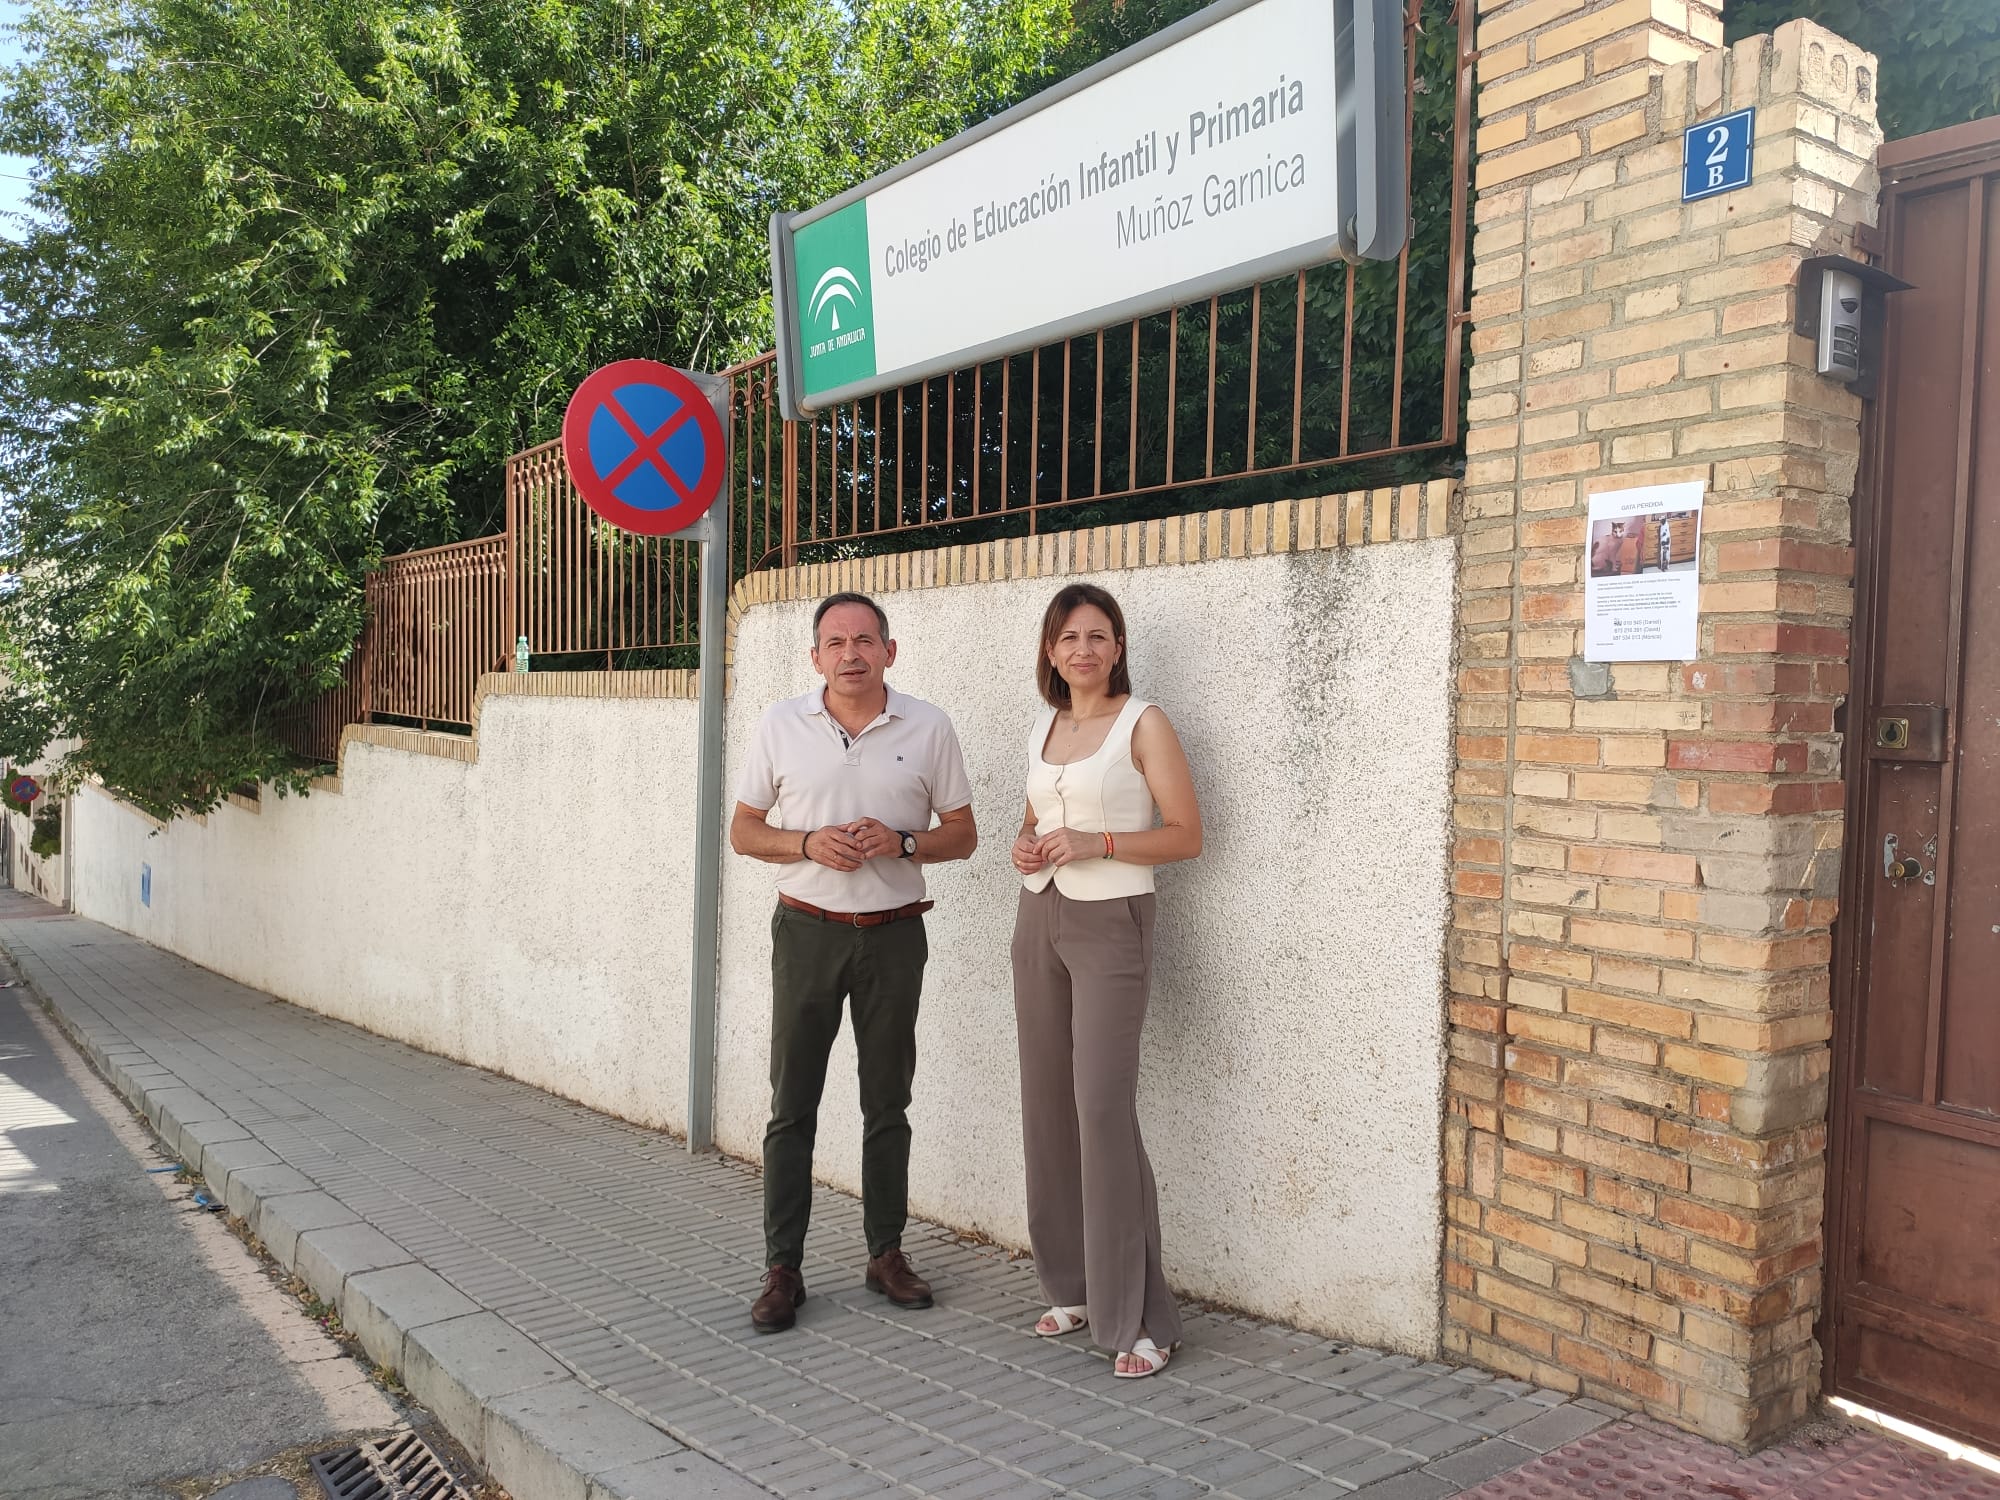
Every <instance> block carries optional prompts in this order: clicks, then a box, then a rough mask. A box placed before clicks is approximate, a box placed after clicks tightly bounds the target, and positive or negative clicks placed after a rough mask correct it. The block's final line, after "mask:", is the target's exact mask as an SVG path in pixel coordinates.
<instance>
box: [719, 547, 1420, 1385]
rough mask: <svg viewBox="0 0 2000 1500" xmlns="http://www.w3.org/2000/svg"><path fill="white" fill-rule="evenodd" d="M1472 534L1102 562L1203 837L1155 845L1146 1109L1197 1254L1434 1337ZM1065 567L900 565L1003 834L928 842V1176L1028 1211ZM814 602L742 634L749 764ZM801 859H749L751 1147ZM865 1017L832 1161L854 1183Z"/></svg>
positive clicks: (747, 1142) (907, 625)
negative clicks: (1017, 964) (1457, 725)
mask: <svg viewBox="0 0 2000 1500" xmlns="http://www.w3.org/2000/svg"><path fill="white" fill-rule="evenodd" d="M1454 573H1455V563H1454V548H1453V544H1452V543H1451V542H1449V541H1434V542H1410V543H1399V544H1396V545H1393V546H1371V547H1366V548H1362V549H1358V550H1355V551H1351V552H1313V553H1302V554H1294V555H1286V556H1277V557H1263V558H1252V559H1240V560H1227V561H1216V562H1207V563H1202V564H1199V565H1192V566H1183V567H1172V568H1149V569H1140V570H1136V571H1129V572H1117V573H1107V574H1102V575H1097V576H1095V577H1093V578H1092V580H1091V581H1094V582H1097V583H1100V584H1103V585H1104V586H1105V587H1107V588H1109V589H1110V590H1112V592H1113V593H1114V594H1116V595H1117V596H1118V598H1119V600H1120V602H1121V603H1122V604H1123V606H1124V609H1125V612H1126V616H1127V620H1128V623H1129V626H1130V629H1131V632H1132V649H1131V660H1132V668H1133V680H1134V683H1135V685H1136V687H1137V689H1138V691H1139V693H1140V695H1141V696H1143V697H1146V698H1149V699H1153V700H1155V701H1157V702H1159V703H1160V704H1161V705H1162V707H1163V708H1165V710H1166V711H1167V713H1168V715H1169V717H1170V718H1171V719H1172V720H1173V721H1174V723H1175V725H1176V726H1177V727H1178V729H1179V731H1180V734H1181V736H1182V739H1183V741H1184V743H1185V744H1186V746H1187V750H1188V754H1189V757H1190V760H1191V761H1192V763H1193V766H1194V770H1195V778H1196V782H1197V785H1198V788H1199V790H1200V793H1201V798H1202V810H1203V816H1204V820H1205V822H1206V825H1207V848H1206V851H1205V853H1204V854H1203V856H1202V857H1201V859H1200V860H1198V861H1196V862H1194V863H1192V864H1189V865H1185V866H1180V867H1174V868H1169V869H1166V870H1163V871H1162V872H1161V874H1160V878H1159V889H1160V896H1159V900H1160V919H1159V930H1158V943H1159V951H1158V954H1157V956H1156V963H1155V974H1156V979H1155V989H1154V996H1153V1002H1152V1009H1151V1012H1150V1015H1149V1019H1148V1022H1147V1030H1146V1044H1145V1058H1144V1065H1143V1074H1142V1079H1143V1081H1142V1090H1141V1111H1142V1117H1143V1120H1144V1123H1145V1129H1146V1132H1147V1142H1148V1147H1149V1150H1150V1152H1151V1155H1152V1158H1153V1164H1154V1168H1155V1171H1156V1173H1157V1175H1158V1178H1159V1183H1160V1193H1161V1208H1162V1220H1163V1235H1164V1250H1165V1258H1166V1265H1167V1272H1168V1276H1169V1278H1170V1279H1171V1280H1172V1281H1173V1282H1174V1284H1175V1285H1176V1286H1177V1287H1179V1288H1180V1289H1182V1290H1183V1291H1185V1292H1188V1293H1192V1294H1195V1295H1198V1296H1203V1297H1208V1298H1213V1299H1215V1300H1217V1301H1221V1302H1224V1303H1227V1304H1230V1305H1233V1306H1237V1307H1241V1308H1244V1309H1247V1310H1249V1311H1252V1312H1255V1313H1258V1314H1260V1315H1264V1316H1269V1317H1273V1318H1278V1319H1282V1320H1285V1321H1288V1322H1292V1323H1297V1324H1302V1325H1304V1326H1307V1327H1311V1328H1316V1329H1321V1330H1324V1331H1326V1332H1329V1333H1333V1334H1336V1335H1340V1336H1344V1337H1350V1338H1355V1339H1360V1340H1365V1341H1367V1342H1370V1343H1377V1344H1387V1345H1391V1346H1393V1347H1396V1348H1400V1349H1404V1350H1408V1351H1411V1352H1416V1353H1421V1354H1426V1355H1428V1354H1430V1353H1431V1352H1433V1351H1434V1350H1435V1347H1436V1341H1437V1336H1438V1318H1439V1280H1438V1278H1439V1243H1440V1212H1441V1209H1440V1201H1441V1200H1440V1163H1439V1130H1440V1110H1441V1108H1442V1098H1441V1089H1442V1077H1443V1001H1442V985H1441V977H1442V952H1443V940H1444V931H1445V922H1446V916H1447V892H1446V885H1447V869H1446V861H1447V842H1446V837H1447V836H1446V825H1447V818H1448V808H1449V789H1450V740H1451V640H1452V621H1453V615H1454V602H1453V601H1454V592H1453V591H1454ZM1057 586H1058V584H1057V582H1055V581H1050V580H1032V581H1021V582H1002V583H986V584H979V585H971V586H961V587H955V588H944V589H927V590H922V591H916V592H909V593H894V594H890V595H887V596H885V597H884V599H883V603H884V605H885V607H886V608H887V609H888V610H889V614H890V630H891V634H892V635H893V636H894V637H895V639H896V640H897V641H898V642H899V650H900V653H901V654H900V656H899V659H898V662H897V665H896V667H895V668H894V669H893V671H892V673H891V680H892V681H893V682H894V683H895V684H896V686H897V687H899V688H901V689H902V690H904V691H906V692H911V693H915V694H917V695H918V696H920V697H925V698H929V699H931V700H932V701H934V702H936V703H938V704H940V705H941V706H943V707H945V708H946V709H947V710H948V711H949V712H950V713H951V715H952V717H953V719H954V721H955V722H956V724H957V726H958V731H959V735H960V738H961V740H962V742H963V744H964V746H965V750H966V757H967V762H968V767H969V770H970V772H971V776H972V783H973V787H974V809H975V812H976V815H977V818H978V822H979V826H980V829H981V834H982V844H981V848H980V851H979V853H978V854H977V855H976V856H975V857H974V859H973V860H972V861H971V862H970V863H968V864H958V865H950V866H944V867H940V868H938V869H934V870H932V871H931V872H930V876H931V894H932V895H933V896H934V897H935V898H936V899H937V901H938V908H937V910H936V911H935V912H933V913H932V914H931V916H930V918H929V919H928V921H929V930H930V939H931V962H930V968H929V971H928V975H927V979H926V984H925V990H924V1000H923V1011H922V1018H921V1021H920V1023H919V1027H920V1032H919V1048H920V1057H921V1061H920V1063H919V1072H918V1080H917V1091H916V1100H915V1104H914V1107H913V1110H912V1119H913V1125H914V1130H915V1153H914V1159H913V1162H912V1166H911V1192H912V1201H913V1206H914V1207H915V1208H916V1209H917V1211H919V1212H921V1213H923V1214H926V1215H928V1216H930V1217H934V1218H937V1219H941V1220H943V1221H944V1222H946V1223H950V1224H954V1225H959V1226H963V1227H968V1228H976V1229H979V1230H982V1231H984V1232H985V1233H987V1234H989V1235H992V1236H993V1237H995V1238H997V1239H1000V1240H1002V1241H1005V1242H1008V1243H1013V1244H1024V1243H1025V1241H1026V1237H1027V1235H1026V1216H1025V1208H1024V1205H1023V1201H1022V1188H1021V1180H1022V1175H1021V1174H1022V1164H1021V1147H1020V1132H1019V1120H1020V1106H1019V1093H1018V1089H1019V1074H1018V1068H1017V1063H1016V1055H1015V1048H1014V1026H1013V1011H1012V991H1011V979H1010V975H1009V969H1008V957H1007V954H1008V941H1009V936H1010V934H1011V931H1012V924H1013V914H1014V906H1015V899H1016V893H1017V891H1018V879H1017V877H1016V876H1015V875H1014V873H1013V870H1012V868H1011V866H1010V865H1009V864H1008V861H1007V858H1006V849H1007V845H1008V844H1009V843H1010V842H1011V840H1012V837H1013V833H1014V830H1015V829H1016V828H1017V827H1018V826H1019V818H1020V813H1021V805H1022V795H1023V794H1022V776H1023V771H1024V766H1025V753H1026V752H1025V736H1026V732H1027V726H1028V724H1029V721H1030V720H1031V718H1032V716H1033V713H1034V708H1035V703H1036V699H1035V693H1034V684H1033V676H1032V669H1033V659H1034V651H1035V641H1036V635H1037V630H1038V626H1039V622H1040V618H1041V612H1042V609H1043V608H1044V606H1045V605H1046V603H1047V601H1048V599H1049V597H1050V595H1051V594H1052V593H1053V592H1054V590H1055V588H1056V587H1057ZM811 611H812V605H811V604H810V603H808V602H800V603H795V604H781V605H766V606H759V607H758V608H756V609H753V610H751V611H750V612H749V613H748V614H747V615H746V616H745V618H744V620H743V622H742V624H741V626H740V627H739V632H738V635H737V639H736V650H735V670H736V686H735V692H734V697H733V699H732V702H731V704H730V708H729V744H730V762H731V764H730V774H731V778H732V783H733V777H734V774H735V771H736V769H737V767H739V766H740V765H741V763H742V754H743V749H744V747H745V745H746V744H747V743H748V736H749V734H750V733H751V731H752V730H753V728H754V727H755V724H756V721H757V717H758V715H759V714H760V713H761V711H762V709H763V707H764V706H765V704H767V703H768V702H770V701H771V700H773V699H776V698H780V697H784V696H788V695H791V694H794V693H797V692H800V691H803V690H804V689H805V688H806V687H808V686H809V685H810V684H811V683H812V682H813V680H814V679H813V678H812V677H811V675H810V669H809V665H808V662H807V659H806V648H807V645H808V644H809V641H810V637H811V628H810V621H811ZM771 881H772V872H771V870H770V868H769V867H768V866H764V865H760V864H754V863H752V862H750V861H746V860H740V859H731V860H729V862H728V864H727V865H726V867H725V871H724V886H723V932H722V952H723V954H724V956H725V957H724V965H723V981H722V994H721V1000H720V1016H719V1021H718V1034H719V1036H718V1052H719V1059H718V1078H717V1120H716V1133H717V1139H718V1141H719V1143H720V1144H721V1145H722V1146H723V1147H724V1149H726V1150H729V1151H731V1152H734V1153H736V1154H739V1155H743V1156H748V1157H753V1158H754V1157H756V1156H757V1155H758V1154H759V1152H760V1150H761V1142H762V1136H763V1128H764V1122H765V1109H766V1105H767V1103H768V1082H767V1074H766V1060H767V1048H766V1038H767V1031H768V1006H769V952H770V933H769V919H770V913H771V908H772V900H773V898H772V886H771ZM859 1135H860V1132H859V1110H858V1105H857V1104H856V1102H855V1084H854V1055H853V1050H852V1044H851V1039H850V1036H849V1034H848V1033H847V1032H846V1031H843V1033H842V1037H841V1041H840V1044H839V1048H838V1051H837V1052H836V1055H835V1061H834V1064H833V1066H832V1068H831V1069H830V1071H829V1075H828V1085H827V1100H826V1104H825V1106H824V1107H823V1109H822V1113H821V1125H820V1135H819V1156H818V1161H817V1166H818V1170H819V1172H820V1174H821V1175H822V1176H824V1177H825V1178H827V1179H828V1180H830V1181H832V1182H834V1183H836V1184H838V1185H840V1186H842V1187H846V1188H849V1189H850V1190H852V1189H855V1188H856V1187H857V1186H858V1182H859V1160H860V1139H859Z"/></svg>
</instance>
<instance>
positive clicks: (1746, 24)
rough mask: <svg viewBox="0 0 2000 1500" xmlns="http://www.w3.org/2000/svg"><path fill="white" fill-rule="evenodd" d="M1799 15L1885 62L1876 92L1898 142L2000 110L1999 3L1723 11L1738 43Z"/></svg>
mask: <svg viewBox="0 0 2000 1500" xmlns="http://www.w3.org/2000/svg"><path fill="white" fill-rule="evenodd" d="M1800 18H1804V19H1805V20H1808V21H1817V22H1818V23H1819V24H1820V25H1822V26H1824V27H1826V28H1827V29H1828V30H1829V31H1833V32H1837V33H1838V34H1839V35H1841V36H1844V37H1846V38H1847V39H1848V40H1849V41H1850V42H1853V43H1855V44H1856V45H1858V46H1862V47H1866V48H1867V49H1868V50H1869V51H1870V52H1873V53H1874V54H1875V55H1876V57H1877V58H1879V59H1880V60H1881V64H1882V76H1881V78H1880V79H1879V80H1878V81H1877V82H1878V86H1877V89H1876V94H1877V98H1878V100H1879V104H1878V109H1879V111H1880V117H1881V121H1882V130H1883V133H1884V134H1885V135H1887V136H1888V137H1889V139H1891V140H1896V139H1898V138H1900V137H1902V136H1906V135H1921V134H1923V133H1924V132H1925V131H1927V130H1939V129H1942V128H1943V127H1944V126H1946V125H1958V124H1962V123H1963V122H1964V121H1966V120H1977V119H1980V118H1982V117H1984V116H1986V115H1994V114H2000V3H1996V0H1730V3H1729V5H1728V6H1727V7H1725V8H1724V10H1723V12H1722V19H1723V21H1724V23H1725V24H1726V25H1727V27H1728V30H1729V40H1730V41H1732V42H1734V41H1738V40H1740V39H1741V38H1743V37H1746V36H1756V35H1757V34H1758V33H1760V32H1766V31H1771V30H1773V29H1775V28H1776V27H1779V26H1782V25H1784V23H1785V22H1787V21H1795V20H1798V19H1800Z"/></svg>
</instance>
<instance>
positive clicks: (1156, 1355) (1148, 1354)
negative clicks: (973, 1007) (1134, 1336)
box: [1111, 1337, 1180, 1380]
mask: <svg viewBox="0 0 2000 1500" xmlns="http://www.w3.org/2000/svg"><path fill="white" fill-rule="evenodd" d="M1179 1348H1180V1344H1179V1343H1178V1342H1175V1343H1172V1344H1169V1345H1167V1347H1166V1348H1164V1349H1162V1348H1161V1347H1160V1346H1159V1345H1158V1344H1156V1343H1154V1342H1153V1341H1152V1340H1151V1339H1149V1338H1143V1337H1142V1338H1141V1339H1140V1340H1139V1342H1138V1343H1136V1344H1134V1345H1133V1346H1132V1347H1131V1348H1130V1349H1127V1350H1126V1351H1125V1355H1124V1357H1126V1358H1131V1359H1141V1360H1144V1361H1145V1362H1146V1368H1145V1369H1143V1370H1121V1369H1119V1368H1117V1363H1116V1361H1113V1364H1112V1370H1111V1373H1112V1374H1113V1375H1116V1376H1117V1377H1118V1378H1119V1379H1120V1380H1144V1379H1145V1378H1146V1377H1147V1376H1148V1375H1157V1374H1159V1373H1160V1371H1162V1370H1164V1369H1165V1368H1166V1367H1167V1361H1168V1360H1170V1359H1172V1358H1173V1357H1174V1351H1175V1350H1177V1349H1179Z"/></svg>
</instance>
